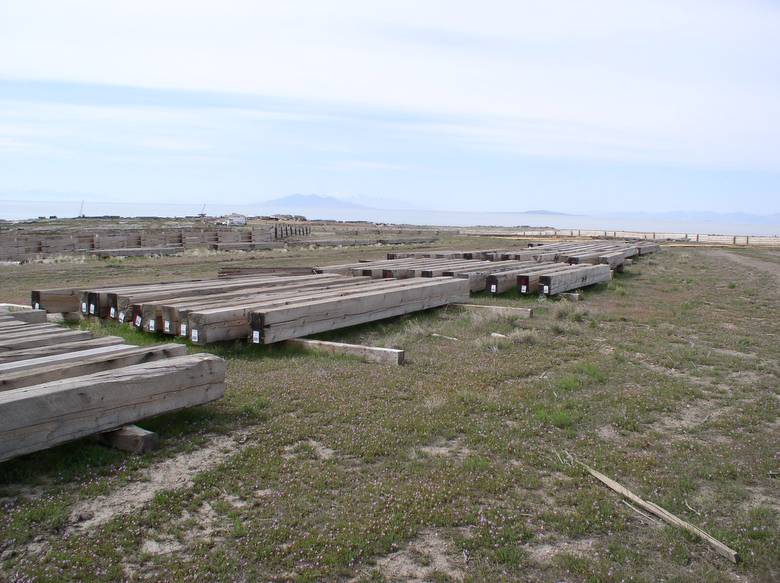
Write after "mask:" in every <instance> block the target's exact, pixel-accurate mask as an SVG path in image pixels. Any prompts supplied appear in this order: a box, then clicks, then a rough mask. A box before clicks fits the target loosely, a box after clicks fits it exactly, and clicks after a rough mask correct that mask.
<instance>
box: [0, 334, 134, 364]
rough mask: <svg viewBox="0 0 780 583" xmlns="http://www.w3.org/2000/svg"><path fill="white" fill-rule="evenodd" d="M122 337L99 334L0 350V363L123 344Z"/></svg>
mask: <svg viewBox="0 0 780 583" xmlns="http://www.w3.org/2000/svg"><path fill="white" fill-rule="evenodd" d="M124 342H125V340H124V338H120V337H119V336H100V337H99V338H92V339H87V340H81V341H75V342H63V343H61V344H52V345H48V346H36V347H33V348H24V349H19V350H7V351H3V350H0V363H8V362H19V361H22V360H27V359H31V358H44V357H48V356H51V355H58V354H65V353H69V352H73V351H82V350H90V349H93V348H98V347H101V346H113V345H119V344H123V343H124Z"/></svg>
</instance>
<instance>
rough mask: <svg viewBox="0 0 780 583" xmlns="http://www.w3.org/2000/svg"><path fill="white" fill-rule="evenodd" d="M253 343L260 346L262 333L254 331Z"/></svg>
mask: <svg viewBox="0 0 780 583" xmlns="http://www.w3.org/2000/svg"><path fill="white" fill-rule="evenodd" d="M252 342H253V343H254V344H260V331H259V330H252Z"/></svg>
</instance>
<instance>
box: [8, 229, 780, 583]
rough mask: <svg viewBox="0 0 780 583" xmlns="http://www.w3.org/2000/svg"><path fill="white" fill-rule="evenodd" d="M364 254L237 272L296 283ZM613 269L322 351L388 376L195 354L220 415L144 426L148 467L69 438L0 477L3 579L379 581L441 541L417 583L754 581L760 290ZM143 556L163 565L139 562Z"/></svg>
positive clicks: (422, 317)
mask: <svg viewBox="0 0 780 583" xmlns="http://www.w3.org/2000/svg"><path fill="white" fill-rule="evenodd" d="M463 244H464V243H463V242H460V241H449V242H447V244H446V246H448V247H450V248H453V247H457V246H460V245H463ZM467 244H469V245H470V246H472V247H498V246H500V245H501V243H496V242H495V241H485V240H483V241H479V240H472V239H469V240H467ZM381 251H382V250H380V251H376V252H374V251H371V252H366V251H359V250H346V251H343V250H341V251H336V250H322V251H308V250H300V251H293V252H291V254H288V255H286V256H284V257H282V256H281V255H274V254H273V253H265V254H257V255H256V256H257V257H259V258H262V259H263V260H264V261H268V262H277V263H278V262H284V263H286V264H289V265H294V264H305V262H307V261H314V260H315V259H316V260H317V262H320V263H325V262H327V261H332V262H334V263H335V262H346V261H349V260H352V259H354V258H356V257H368V256H371V255H372V254H373V256H377V255H378V254H379V253H381ZM317 253H320V254H321V255H317ZM766 253H767V252H766V251H762V254H766ZM231 257H232V254H231ZM218 258H219V256H217V259H218ZM217 259H215V258H213V257H212V256H210V255H209V256H204V257H203V258H198V261H197V262H194V261H192V258H190V259H189V260H188V259H187V258H160V259H155V260H152V259H141V260H134V261H132V262H117V264H116V265H115V266H113V267H108V266H107V265H104V264H102V263H100V262H94V261H87V262H84V263H83V264H78V265H75V266H70V267H68V269H65V267H66V266H65V264H63V263H56V264H29V265H23V266H18V267H8V268H6V267H2V268H0V270H2V271H0V291H2V293H3V294H4V296H3V299H7V300H9V301H20V300H23V299H24V298H23V296H24V295H25V293H27V292H28V291H29V289H31V288H34V287H45V286H49V287H55V286H61V285H68V284H67V283H64V281H62V280H66V281H76V280H79V281H103V282H105V281H107V280H119V279H122V280H126V281H129V280H140V279H149V278H153V277H158V278H160V279H162V278H164V277H166V273H171V272H173V273H175V275H177V276H179V277H180V278H184V277H188V276H195V275H198V276H200V275H207V274H209V273H212V272H214V271H215V268H216V265H217V263H216V261H217ZM188 261H189V263H188ZM629 269H630V273H629V272H628V271H627V273H625V274H622V275H618V276H617V277H616V279H615V280H613V282H611V284H608V285H603V286H598V287H597V288H596V289H589V290H586V291H585V293H584V295H585V298H586V299H585V301H584V302H579V303H577V304H575V303H570V302H553V301H549V300H544V301H541V302H540V301H539V300H538V299H536V298H529V297H525V296H523V297H517V296H515V295H513V294H505V295H503V296H498V297H495V298H493V297H488V296H479V295H478V296H476V297H474V298H473V301H475V302H480V303H494V304H498V305H522V306H531V307H534V312H535V316H534V318H531V319H527V320H522V319H512V318H505V317H497V316H494V315H489V314H481V313H479V314H478V313H471V312H465V311H462V310H455V309H446V310H433V311H429V312H425V313H420V314H414V315H411V316H407V317H403V318H397V319H393V320H389V321H386V322H382V323H379V324H374V325H369V326H359V327H355V328H351V329H348V330H342V331H337V332H333V333H330V334H327V335H323V337H324V338H329V339H334V340H341V341H345V342H356V343H365V344H371V345H377V346H394V347H400V348H404V349H405V350H406V351H407V356H408V359H409V364H407V365H405V366H403V367H390V366H381V365H371V364H366V363H362V362H359V361H357V360H354V359H340V358H333V357H331V356H323V355H319V354H313V353H304V352H299V351H290V350H279V349H275V348H268V347H258V346H252V345H247V344H244V343H228V344H225V345H221V346H216V347H209V350H210V351H213V352H216V353H217V354H219V355H220V356H223V357H224V358H226V360H227V361H228V378H227V393H226V396H225V398H224V399H222V400H221V401H219V402H216V403H214V404H212V405H209V406H204V407H197V408H194V409H190V410H187V411H182V412H179V413H174V414H170V415H165V416H162V417H159V418H156V419H152V420H149V421H147V422H145V423H143V424H142V425H143V426H144V427H147V428H149V429H153V430H155V431H157V432H158V433H159V434H160V435H161V439H162V447H161V448H160V449H159V450H158V451H155V452H151V453H149V454H145V455H143V456H132V455H129V454H126V453H122V452H118V451H113V450H110V449H106V448H104V447H102V446H100V445H98V444H97V443H95V442H93V441H90V440H81V441H79V442H75V443H72V444H68V445H64V446H61V447H58V448H55V449H53V450H49V451H46V452H40V453H38V454H33V455H30V456H25V457H23V458H20V459H18V460H14V461H11V462H7V463H4V464H0V499H1V501H0V504H2V509H3V512H2V513H0V579H8V580H32V581H69V580H83V581H114V580H121V579H130V580H141V579H144V578H147V579H152V580H166V581H184V580H191V579H198V580H209V581H233V580H236V579H246V580H300V581H319V580H339V579H348V578H350V577H353V576H358V577H362V579H361V580H376V581H381V580H383V578H390V577H391V575H392V573H391V572H389V571H388V570H387V568H386V567H384V566H381V564H378V563H377V560H379V559H381V558H382V557H388V556H392V554H393V553H395V552H398V551H399V550H403V549H406V548H407V545H408V543H410V542H411V541H414V540H419V537H420V536H421V535H422V533H424V532H428V531H434V532H436V533H438V536H440V538H441V539H443V540H445V541H447V542H448V547H447V549H446V550H445V551H442V553H444V555H443V556H444V558H443V561H444V562H443V563H441V562H437V561H431V560H430V559H429V558H425V557H423V556H420V557H418V558H417V559H415V560H416V561H417V567H418V568H420V569H423V570H425V569H427V570H428V571H426V572H427V573H428V574H427V575H426V577H427V578H428V579H429V580H447V578H448V577H450V575H449V574H448V573H452V572H455V573H456V574H460V575H462V576H463V577H465V578H466V580H475V581H482V580H539V581H547V580H553V581H555V580H567V581H620V580H626V581H629V580H630V581H657V580H673V581H689V582H693V581H725V580H734V579H735V578H742V579H745V580H751V581H770V580H776V579H777V578H778V574H779V573H780V558H779V557H778V556H777V553H776V549H777V548H778V546H779V545H780V536H778V512H777V506H778V499H777V493H776V492H777V484H776V480H777V478H776V477H772V476H773V475H776V472H777V471H778V467H777V458H776V452H777V451H778V449H779V448H780V447H779V446H780V443H778V437H777V435H778V432H777V419H778V408H779V407H778V399H777V387H778V378H779V377H780V367H779V366H778V360H779V357H780V347H779V346H778V344H777V342H775V341H774V340H776V337H775V336H774V335H775V334H776V333H777V330H776V327H777V326H776V323H777V321H778V319H780V318H779V317H780V309H779V308H780V306H779V305H778V301H777V295H776V288H774V287H771V286H769V285H767V278H766V276H765V275H763V274H761V273H758V272H756V271H752V270H750V271H749V270H747V269H742V268H741V267H740V266H739V265H738V264H734V265H730V266H729V269H727V270H724V269H722V265H721V264H720V262H719V261H718V260H716V259H715V258H714V257H710V256H709V255H708V252H707V251H706V250H701V251H700V250H695V249H694V250H690V249H685V250H684V251H681V250H679V249H675V250H668V251H665V252H664V253H663V254H661V255H660V256H657V257H652V258H651V259H641V260H639V261H638V262H637V263H636V264H635V265H634V266H632V267H631V268H629ZM107 271H110V273H109V274H107V273H106V272H107ZM733 281H738V282H739V286H736V287H732V286H730V285H729V284H730V283H731V282H733ZM621 289H622V290H623V292H621V291H620V290H621ZM82 326H87V327H93V328H94V330H95V331H96V332H97V333H102V334H117V335H121V336H123V337H124V338H125V339H126V340H128V341H129V342H133V343H146V342H158V341H163V340H168V339H167V338H165V337H156V336H152V335H148V334H141V333H137V332H133V331H131V330H130V329H129V328H127V327H123V326H107V327H103V326H98V325H97V324H94V323H85V324H82ZM434 333H435V334H440V335H442V336H448V337H452V338H456V339H457V340H454V341H453V340H446V339H444V338H436V337H432V336H431V334H434ZM491 333H497V334H501V335H503V336H506V337H507V338H503V337H499V336H491ZM190 350H192V351H200V350H203V348H202V347H190ZM723 351H728V352H723ZM239 431H241V432H242V435H245V436H246V437H245V439H244V440H243V442H242V443H240V444H238V445H237V446H236V451H235V452H234V453H233V454H232V455H230V456H228V457H227V458H226V460H225V462H224V463H221V464H219V465H217V466H216V467H213V468H209V469H200V468H194V469H192V470H190V471H191V472H192V473H193V478H194V479H193V482H192V486H188V487H183V488H179V489H172V490H164V491H162V492H159V493H158V494H157V495H156V496H155V497H154V499H153V501H152V502H150V503H148V504H146V505H143V506H141V507H140V508H138V509H135V510H134V511H133V512H131V513H129V514H127V515H124V516H118V517H116V518H115V519H114V520H112V521H110V522H108V523H106V524H104V525H102V526H100V527H98V528H96V529H94V530H93V531H90V532H87V533H83V532H75V533H70V532H68V536H64V532H65V531H66V530H67V529H68V526H69V524H70V513H71V511H72V509H73V507H74V505H75V504H77V503H78V502H79V501H84V500H91V499H94V498H95V497H96V496H98V495H101V494H103V495H105V494H111V493H115V492H118V491H121V490H122V489H123V488H125V487H126V486H127V485H128V484H141V485H143V484H145V483H146V482H145V480H144V476H145V472H146V471H147V470H148V469H149V468H155V467H157V464H159V463H161V462H164V461H166V460H170V459H172V458H173V457H174V456H177V455H186V454H187V452H190V451H196V450H199V449H200V448H202V447H203V446H205V445H207V444H209V443H210V442H211V441H212V440H213V439H214V438H215V435H217V434H224V435H234V434H237V432H239ZM324 449H327V450H329V451H330V450H332V452H333V453H332V455H329V456H326V455H324V454H323V453H322V452H323V450H324ZM566 453H569V454H571V455H572V456H574V457H576V458H578V459H581V460H583V461H586V462H588V463H589V465H591V466H593V467H594V468H596V469H599V470H600V471H603V472H604V473H606V474H608V475H610V476H611V477H613V478H615V479H616V480H618V481H620V482H621V483H623V484H624V485H626V486H627V487H629V488H630V489H632V490H633V491H635V492H636V493H637V494H639V495H641V496H643V497H645V498H647V499H649V500H652V501H655V502H657V503H659V504H662V505H663V506H665V507H666V508H667V509H668V510H670V511H672V512H674V513H676V514H678V515H679V516H680V517H682V518H684V519H686V520H689V521H691V522H693V523H694V524H697V525H698V526H700V527H702V528H704V529H705V530H707V531H708V532H710V533H711V534H713V535H714V536H717V537H718V538H720V539H721V540H723V541H724V542H725V543H726V544H729V545H731V546H733V547H734V548H735V549H737V550H738V551H739V552H740V554H741V555H742V556H743V557H744V561H743V563H742V564H740V565H738V566H734V565H731V564H730V563H727V562H726V561H723V560H722V559H720V558H719V557H718V556H717V555H715V554H714V553H713V552H712V551H711V550H709V549H708V547H706V545H704V544H702V543H701V542H700V541H697V540H695V539H693V538H691V537H688V536H687V535H685V534H683V533H681V532H679V531H678V530H675V529H671V528H666V527H663V528H657V527H655V526H652V525H649V524H648V523H647V522H646V521H645V520H644V519H642V518H641V517H639V516H638V515H637V514H635V513H634V512H633V511H631V510H630V509H628V508H627V507H625V506H624V505H623V504H622V503H621V502H620V500H619V498H618V497H617V496H616V495H615V494H614V493H612V492H611V491H609V490H607V489H605V488H604V487H603V486H601V485H600V484H599V483H598V482H596V481H595V480H593V479H592V478H591V477H590V476H588V475H587V474H585V473H584V472H581V471H580V470H578V469H576V468H573V467H571V466H569V465H568V464H563V463H561V460H562V459H564V458H565V455H566ZM773 472H774V474H773ZM689 507H690V508H693V509H695V511H694V510H691V509H690V508H689ZM150 541H154V542H157V543H160V544H162V543H164V542H166V541H167V542H168V543H170V541H174V542H175V544H176V545H178V547H177V550H176V552H173V553H168V554H158V553H154V552H151V553H150V552H142V550H143V549H149V548H153V547H150V546H149V545H148V543H149V542H150ZM145 545H146V546H145ZM431 552H433V551H431ZM464 552H465V554H466V556H468V558H469V559H468V562H466V561H465V559H464ZM412 556H414V555H412ZM442 564H444V565H446V566H447V568H443V567H442V566H441V565H442Z"/></svg>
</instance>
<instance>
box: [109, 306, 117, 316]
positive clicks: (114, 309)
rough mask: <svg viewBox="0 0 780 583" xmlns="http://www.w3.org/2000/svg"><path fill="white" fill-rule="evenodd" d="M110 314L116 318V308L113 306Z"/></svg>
mask: <svg viewBox="0 0 780 583" xmlns="http://www.w3.org/2000/svg"><path fill="white" fill-rule="evenodd" d="M108 313H109V315H110V316H111V317H112V318H116V308H115V307H114V306H111V309H110V310H109V311H108Z"/></svg>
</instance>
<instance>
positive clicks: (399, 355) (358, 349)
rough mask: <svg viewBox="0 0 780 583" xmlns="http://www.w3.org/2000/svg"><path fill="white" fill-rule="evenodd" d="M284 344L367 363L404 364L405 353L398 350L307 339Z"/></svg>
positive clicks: (292, 339)
mask: <svg viewBox="0 0 780 583" xmlns="http://www.w3.org/2000/svg"><path fill="white" fill-rule="evenodd" d="M284 344H285V345H286V346H291V347H293V348H301V349H304V350H313V351H316V352H328V353H331V354H348V355H350V356H357V357H360V358H361V359H363V360H365V361H367V362H377V363H380V364H396V365H400V364H403V363H404V354H405V353H404V351H403V350H399V349H396V348H381V347H378V346H363V345H360V344H345V343H343V342H326V341H324V340H309V339H307V338H291V339H290V340H286V341H285V343H284Z"/></svg>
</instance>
